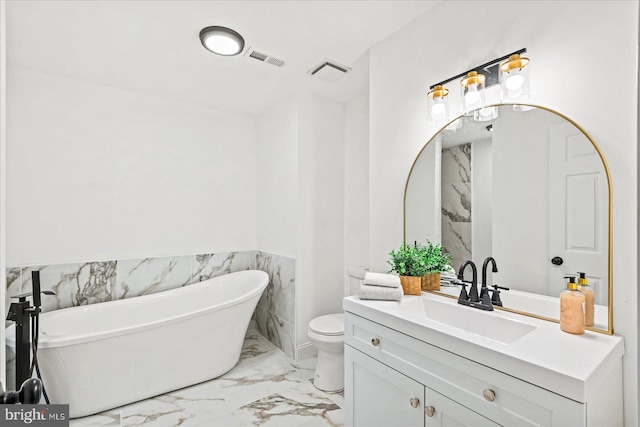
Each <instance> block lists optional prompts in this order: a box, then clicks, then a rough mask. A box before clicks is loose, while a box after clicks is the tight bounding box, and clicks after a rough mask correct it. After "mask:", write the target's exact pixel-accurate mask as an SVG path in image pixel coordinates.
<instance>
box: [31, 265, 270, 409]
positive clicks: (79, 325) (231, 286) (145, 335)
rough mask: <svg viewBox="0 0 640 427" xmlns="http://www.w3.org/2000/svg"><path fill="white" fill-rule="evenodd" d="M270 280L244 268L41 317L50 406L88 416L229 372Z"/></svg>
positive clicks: (41, 358)
mask: <svg viewBox="0 0 640 427" xmlns="http://www.w3.org/2000/svg"><path fill="white" fill-rule="evenodd" d="M268 282H269V277H268V275H267V274H266V273H265V272H263V271H255V270H249V271H241V272H238V273H231V274H228V275H225V276H220V277H216V278H213V279H209V280H207V281H204V282H200V283H195V284H193V285H189V286H185V287H182V288H178V289H173V290H170V291H166V292H160V293H157V294H153V295H146V296H141V297H136V298H130V299H124V300H117V301H112V302H106V303H100V304H92V305H88V306H79V307H73V308H67V309H62V310H56V311H52V312H48V313H44V314H42V315H41V316H40V338H39V343H38V361H39V364H40V370H41V372H42V376H43V381H44V385H45V388H46V390H47V394H48V395H49V398H50V400H51V403H68V404H69V411H70V417H71V418H76V417H82V416H85V415H90V414H95V413H97V412H101V411H104V410H107V409H110V408H114V407H117V406H121V405H124V404H127V403H130V402H135V401H137V400H142V399H146V398H149V397H151V396H156V395H159V394H163V393H166V392H169V391H171V390H176V389H179V388H182V387H186V386H189V385H192V384H196V383H199V382H203V381H206V380H209V379H211V378H215V377H218V376H220V375H222V374H224V373H225V372H227V371H229V370H230V369H231V368H233V367H234V366H235V364H236V363H237V362H238V360H239V358H240V350H241V348H242V343H243V340H244V335H245V332H246V330H247V326H248V324H249V320H250V318H251V314H252V313H253V310H254V309H255V307H256V305H257V303H258V300H259V299H260V295H262V292H263V291H264V289H265V288H266V286H267V284H268Z"/></svg>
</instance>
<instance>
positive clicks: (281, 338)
mask: <svg viewBox="0 0 640 427" xmlns="http://www.w3.org/2000/svg"><path fill="white" fill-rule="evenodd" d="M256 326H257V328H258V332H260V333H261V334H262V335H264V336H265V337H266V338H267V339H268V340H269V341H270V342H271V343H273V344H274V345H275V346H276V347H278V348H279V349H280V350H282V351H283V352H284V353H285V354H286V355H288V356H290V357H295V328H294V326H293V324H291V323H289V322H286V321H285V320H283V319H280V318H279V317H278V316H276V315H275V314H273V313H271V312H269V311H268V310H267V309H266V307H264V306H262V305H260V304H258V307H257V308H256Z"/></svg>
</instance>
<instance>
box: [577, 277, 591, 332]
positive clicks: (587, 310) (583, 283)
mask: <svg viewBox="0 0 640 427" xmlns="http://www.w3.org/2000/svg"><path fill="white" fill-rule="evenodd" d="M578 274H579V275H580V277H578V290H579V291H580V292H582V293H583V294H584V300H585V301H584V325H585V326H593V314H594V306H593V300H594V293H593V288H592V287H591V286H589V280H588V279H587V275H586V273H578Z"/></svg>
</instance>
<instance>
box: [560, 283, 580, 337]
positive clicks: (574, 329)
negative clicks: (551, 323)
mask: <svg viewBox="0 0 640 427" xmlns="http://www.w3.org/2000/svg"><path fill="white" fill-rule="evenodd" d="M565 279H569V282H568V283H567V289H565V290H564V291H562V292H561V293H560V329H561V330H563V331H564V332H568V333H570V334H576V335H581V334H584V301H585V298H584V294H583V293H582V292H580V291H579V290H578V284H577V283H576V278H575V276H565Z"/></svg>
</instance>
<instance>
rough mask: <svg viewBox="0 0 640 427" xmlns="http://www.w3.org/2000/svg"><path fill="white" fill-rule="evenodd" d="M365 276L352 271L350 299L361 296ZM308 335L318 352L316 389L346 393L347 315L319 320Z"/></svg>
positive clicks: (350, 274) (316, 319)
mask: <svg viewBox="0 0 640 427" xmlns="http://www.w3.org/2000/svg"><path fill="white" fill-rule="evenodd" d="M364 272H365V270H364V269H363V268H350V269H349V284H350V295H356V294H357V293H358V287H359V286H360V281H361V280H362V279H364ZM307 335H308V336H309V339H310V340H311V343H312V344H313V345H314V346H315V347H316V348H317V349H318V362H317V364H316V373H315V375H314V377H313V385H314V386H316V388H318V389H320V390H322V391H340V390H342V389H344V314H343V313H334V314H327V315H324V316H319V317H316V318H315V319H313V320H311V322H309V326H308V327H307Z"/></svg>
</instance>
